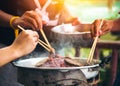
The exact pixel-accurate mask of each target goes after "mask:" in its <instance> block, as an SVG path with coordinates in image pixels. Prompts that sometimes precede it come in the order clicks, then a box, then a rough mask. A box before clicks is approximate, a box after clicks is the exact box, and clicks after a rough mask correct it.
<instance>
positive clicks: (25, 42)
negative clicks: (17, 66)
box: [0, 30, 39, 67]
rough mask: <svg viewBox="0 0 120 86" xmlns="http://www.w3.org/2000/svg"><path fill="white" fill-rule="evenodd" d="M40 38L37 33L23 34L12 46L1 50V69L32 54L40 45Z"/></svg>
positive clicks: (24, 32)
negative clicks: (38, 44)
mask: <svg viewBox="0 0 120 86" xmlns="http://www.w3.org/2000/svg"><path fill="white" fill-rule="evenodd" d="M38 38H39V36H38V34H37V32H35V31H31V30H26V31H23V32H21V33H20V34H19V36H18V37H17V38H16V39H15V41H14V42H13V44H12V45H10V46H8V47H5V48H2V49H0V67H1V66H3V65H5V64H7V63H9V62H11V61H13V60H15V59H17V58H20V57H22V56H24V55H27V54H29V53H31V52H32V51H33V50H34V49H35V47H36V45H37V43H38V42H37V41H38Z"/></svg>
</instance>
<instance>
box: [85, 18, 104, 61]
mask: <svg viewBox="0 0 120 86" xmlns="http://www.w3.org/2000/svg"><path fill="white" fill-rule="evenodd" d="M102 24H103V19H102V20H101V23H100V25H99V27H98V31H99V30H100V29H101V26H102ZM98 37H99V35H98V34H97V36H96V37H95V40H94V42H93V45H92V48H91V50H90V53H89V56H88V59H87V63H91V62H92V60H93V55H94V51H95V48H96V44H97V40H98Z"/></svg>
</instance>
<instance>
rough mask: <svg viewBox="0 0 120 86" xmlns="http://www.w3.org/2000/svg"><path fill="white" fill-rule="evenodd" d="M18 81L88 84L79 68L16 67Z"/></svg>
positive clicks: (41, 85)
mask: <svg viewBox="0 0 120 86" xmlns="http://www.w3.org/2000/svg"><path fill="white" fill-rule="evenodd" d="M18 82H20V83H22V84H23V85H25V86H89V84H88V83H87V80H86V78H85V76H84V74H83V73H82V71H81V70H79V69H77V70H69V71H59V70H37V69H36V70H35V69H34V70H33V69H25V68H18Z"/></svg>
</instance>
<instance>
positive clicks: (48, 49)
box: [18, 25, 55, 57]
mask: <svg viewBox="0 0 120 86" xmlns="http://www.w3.org/2000/svg"><path fill="white" fill-rule="evenodd" d="M18 28H19V29H21V30H22V31H24V30H25V29H24V28H23V27H21V26H20V25H18ZM40 32H41V34H42V36H43V38H44V39H45V41H46V43H45V42H44V41H42V40H40V39H39V40H38V43H39V44H40V45H41V46H42V47H44V48H45V49H46V50H47V51H48V52H50V55H52V56H53V57H54V56H55V49H54V48H53V47H52V46H51V45H50V43H49V42H48V40H47V37H46V35H45V33H44V31H43V29H40Z"/></svg>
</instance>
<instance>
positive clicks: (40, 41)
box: [18, 25, 51, 52]
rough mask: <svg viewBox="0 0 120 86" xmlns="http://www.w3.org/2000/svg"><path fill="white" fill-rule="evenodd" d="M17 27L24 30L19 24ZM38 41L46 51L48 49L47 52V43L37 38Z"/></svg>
mask: <svg viewBox="0 0 120 86" xmlns="http://www.w3.org/2000/svg"><path fill="white" fill-rule="evenodd" d="M18 28H19V29H21V30H22V31H25V29H24V28H23V27H21V26H20V25H18ZM38 43H39V44H40V45H41V46H43V47H44V48H45V49H46V50H47V51H49V52H50V51H51V50H50V47H49V45H47V44H46V43H44V42H43V41H42V40H40V39H39V40H38Z"/></svg>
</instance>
